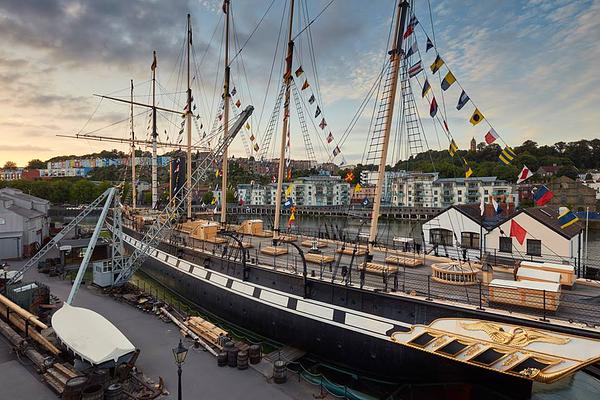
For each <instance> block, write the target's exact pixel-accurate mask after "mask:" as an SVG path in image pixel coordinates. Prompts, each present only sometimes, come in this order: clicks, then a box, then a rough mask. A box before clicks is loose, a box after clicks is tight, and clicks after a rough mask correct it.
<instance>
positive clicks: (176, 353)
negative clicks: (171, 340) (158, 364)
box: [173, 339, 188, 400]
mask: <svg viewBox="0 0 600 400" xmlns="http://www.w3.org/2000/svg"><path fill="white" fill-rule="evenodd" d="M187 352H188V349H187V348H186V347H185V346H184V345H183V343H182V342H181V339H179V345H178V346H177V347H176V348H174V349H173V357H175V363H176V364H177V378H178V380H177V398H178V399H179V400H181V365H182V364H183V363H184V362H185V357H187Z"/></svg>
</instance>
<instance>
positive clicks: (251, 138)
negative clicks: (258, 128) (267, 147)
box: [250, 134, 256, 142]
mask: <svg viewBox="0 0 600 400" xmlns="http://www.w3.org/2000/svg"><path fill="white" fill-rule="evenodd" d="M254 139H256V138H255V137H254V134H251V135H250V140H251V141H253V142H254Z"/></svg>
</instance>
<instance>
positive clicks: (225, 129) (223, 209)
mask: <svg viewBox="0 0 600 400" xmlns="http://www.w3.org/2000/svg"><path fill="white" fill-rule="evenodd" d="M229 5H230V4H229V0H225V1H224V3H223V12H225V57H224V58H225V76H224V82H223V137H227V133H228V132H229V96H230V95H229V73H230V68H229ZM227 156H228V155H227V147H225V150H224V151H223V162H222V163H221V164H222V169H223V171H222V172H223V177H222V180H221V224H222V225H225V223H226V222H227V215H226V213H227V173H228V169H229V168H228V167H229V166H228V160H227Z"/></svg>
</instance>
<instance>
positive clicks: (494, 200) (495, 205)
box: [492, 197, 503, 214]
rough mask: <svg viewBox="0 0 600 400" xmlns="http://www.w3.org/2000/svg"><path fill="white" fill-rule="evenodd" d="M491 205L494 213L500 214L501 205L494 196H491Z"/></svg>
mask: <svg viewBox="0 0 600 400" xmlns="http://www.w3.org/2000/svg"><path fill="white" fill-rule="evenodd" d="M492 206H494V211H496V214H501V213H502V211H503V210H502V207H500V204H498V202H497V201H496V199H495V198H493V197H492Z"/></svg>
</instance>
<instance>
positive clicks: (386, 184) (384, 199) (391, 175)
mask: <svg viewBox="0 0 600 400" xmlns="http://www.w3.org/2000/svg"><path fill="white" fill-rule="evenodd" d="M377 174H378V173H377V171H362V172H361V174H360V183H361V185H363V186H369V185H372V186H375V185H376V184H377ZM410 174H411V173H410V172H407V171H404V170H401V171H385V174H384V176H383V191H382V193H381V204H392V200H393V199H392V185H393V183H394V180H395V179H396V178H400V177H404V176H406V175H410ZM364 197H365V196H362V198H361V199H360V201H362V200H363V199H364Z"/></svg>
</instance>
